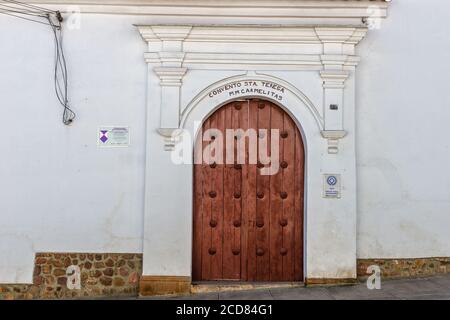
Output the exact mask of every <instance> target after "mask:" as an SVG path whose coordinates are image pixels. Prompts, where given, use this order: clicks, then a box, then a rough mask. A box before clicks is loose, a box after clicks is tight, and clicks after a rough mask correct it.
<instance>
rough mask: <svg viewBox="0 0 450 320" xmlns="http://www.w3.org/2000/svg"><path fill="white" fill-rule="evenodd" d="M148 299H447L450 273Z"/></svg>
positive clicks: (449, 294) (448, 298) (448, 297)
mask: <svg viewBox="0 0 450 320" xmlns="http://www.w3.org/2000/svg"><path fill="white" fill-rule="evenodd" d="M151 299H168V300H169V299H170V300H172V299H176V300H184V299H189V300H450V275H445V276H438V277H432V278H423V279H408V280H386V281H382V284H381V289H380V290H369V289H367V286H366V283H365V282H363V283H360V284H357V285H354V286H338V287H313V288H305V287H299V288H277V289H256V290H249V291H229V292H219V293H200V294H193V295H190V296H183V297H157V298H151Z"/></svg>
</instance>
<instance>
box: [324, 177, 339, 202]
mask: <svg viewBox="0 0 450 320" xmlns="http://www.w3.org/2000/svg"><path fill="white" fill-rule="evenodd" d="M323 197H324V198H330V199H339V198H341V175H340V174H324V175H323Z"/></svg>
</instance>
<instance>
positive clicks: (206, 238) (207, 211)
mask: <svg viewBox="0 0 450 320" xmlns="http://www.w3.org/2000/svg"><path fill="white" fill-rule="evenodd" d="M210 122H211V120H210V119H208V120H207V121H205V123H204V125H203V133H204V134H206V132H207V130H208V129H209V128H210ZM204 140H208V139H204ZM208 144H209V142H208V141H203V150H205V148H206V147H207V145H208ZM209 161H210V157H209V156H208V154H206V155H205V157H204V159H203V164H202V171H203V190H202V197H203V207H202V211H203V214H202V220H203V221H202V230H203V231H202V237H203V240H202V243H201V245H202V280H210V279H211V256H210V254H209V249H210V248H211V227H210V225H209V222H210V221H211V198H210V197H209V192H210V191H211V172H210V168H209V165H208V163H209Z"/></svg>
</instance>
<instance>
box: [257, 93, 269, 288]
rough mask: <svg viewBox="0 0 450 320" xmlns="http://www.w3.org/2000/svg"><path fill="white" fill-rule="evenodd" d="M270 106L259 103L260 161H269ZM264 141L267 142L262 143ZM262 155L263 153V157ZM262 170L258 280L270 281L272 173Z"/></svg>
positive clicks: (258, 214) (258, 215)
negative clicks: (263, 173) (268, 173)
mask: <svg viewBox="0 0 450 320" xmlns="http://www.w3.org/2000/svg"><path fill="white" fill-rule="evenodd" d="M270 106H271V104H270V103H269V102H266V101H260V102H258V104H257V112H258V126H257V127H258V131H259V130H260V129H262V130H265V131H263V132H262V133H263V135H260V136H259V137H258V160H259V161H260V162H261V161H263V162H267V158H269V157H270V108H271V107H270ZM258 133H259V132H258ZM262 141H266V142H265V143H261V142H262ZM260 155H263V159H261V158H260ZM264 158H265V159H264ZM261 165H262V162H261ZM261 165H260V166H261ZM269 165H270V164H269ZM269 165H266V167H268V166H269ZM261 170H262V168H258V169H257V188H256V189H257V190H256V195H257V200H256V201H257V207H256V247H257V249H259V250H263V251H259V254H261V253H262V252H264V254H263V255H258V256H257V280H258V281H270V253H269V252H270V175H261Z"/></svg>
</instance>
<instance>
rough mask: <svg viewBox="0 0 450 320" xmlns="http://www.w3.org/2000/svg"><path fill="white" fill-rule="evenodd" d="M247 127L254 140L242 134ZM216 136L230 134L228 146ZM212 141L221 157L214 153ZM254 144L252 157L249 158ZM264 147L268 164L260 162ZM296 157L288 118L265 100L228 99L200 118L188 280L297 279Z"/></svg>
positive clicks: (300, 181) (300, 188) (300, 178)
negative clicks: (241, 150)
mask: <svg viewBox="0 0 450 320" xmlns="http://www.w3.org/2000/svg"><path fill="white" fill-rule="evenodd" d="M236 129H241V130H236ZM248 129H253V130H254V131H253V132H257V139H252V138H251V137H250V135H243V134H242V133H244V132H250V130H248ZM227 132H228V133H229V132H231V133H233V132H237V133H236V134H235V135H234V136H232V135H230V134H227ZM220 133H223V134H222V136H221V134H220ZM208 135H209V136H208ZM277 135H279V136H277ZM217 138H221V139H222V138H223V140H227V139H228V140H230V139H232V138H233V139H234V140H235V143H234V146H233V144H230V141H228V140H227V141H224V143H222V144H220V143H217ZM240 139H245V140H246V143H245V163H242V158H241V160H240V161H239V157H238V152H239V151H238V149H239V146H238V145H239V143H238V142H239V140H240ZM213 143H215V146H216V150H215V152H218V151H220V150H218V148H220V149H221V150H222V151H223V158H224V160H223V161H217V159H216V157H214V152H212V151H211V148H210V147H211V145H212V144H213ZM275 143H276V144H277V145H278V147H277V148H274V147H275V145H274V144H275ZM230 145H231V147H230ZM208 148H210V149H208ZM241 148H242V145H241ZM255 148H256V149H257V150H258V158H257V161H254V158H253V161H251V160H252V159H251V158H252V155H251V151H253V152H254V150H255ZM261 149H264V150H261ZM230 150H232V151H231V152H232V153H234V159H235V160H233V162H230V161H229V160H230V154H229V152H230ZM274 150H275V151H274ZM264 151H265V152H266V155H268V156H270V158H271V160H272V162H273V163H269V164H268V163H267V162H268V161H267V159H265V161H264V162H262V161H260V160H261V159H260V158H261V156H260V155H261V154H264ZM208 152H209V153H208ZM227 152H228V154H227ZM271 152H273V153H274V154H271ZM277 152H278V157H276V153H277ZM211 153H212V154H213V155H212V156H210V154H211ZM231 158H233V157H231ZM276 158H278V159H276ZM274 159H275V160H274ZM304 159H305V156H304V146H303V142H302V137H301V135H300V132H299V130H298V128H297V126H296V124H295V123H294V121H293V120H292V118H291V117H290V116H289V115H288V114H287V113H286V112H285V111H284V110H282V109H281V108H280V107H278V106H277V105H275V104H273V103H271V102H268V101H262V100H256V99H254V100H246V101H236V102H232V103H229V104H227V105H225V106H223V107H221V108H220V109H219V110H217V111H216V112H215V113H214V114H212V115H211V116H210V117H209V118H208V119H207V120H206V121H205V122H204V124H203V127H202V132H201V134H199V135H198V137H197V141H196V146H195V162H196V164H195V165H194V222H193V223H194V233H193V280H194V281H209V280H235V281H254V282H258V281H302V280H303V220H304V219H303V207H304V206H303V204H304V162H305V161H304ZM212 160H214V161H212ZM275 161H278V170H275V169H276V167H277V165H276V164H274V163H275ZM271 166H272V168H275V169H274V170H272V172H270V174H267V171H268V170H267V168H268V167H271ZM263 169H266V171H265V173H264V174H262V172H263Z"/></svg>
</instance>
